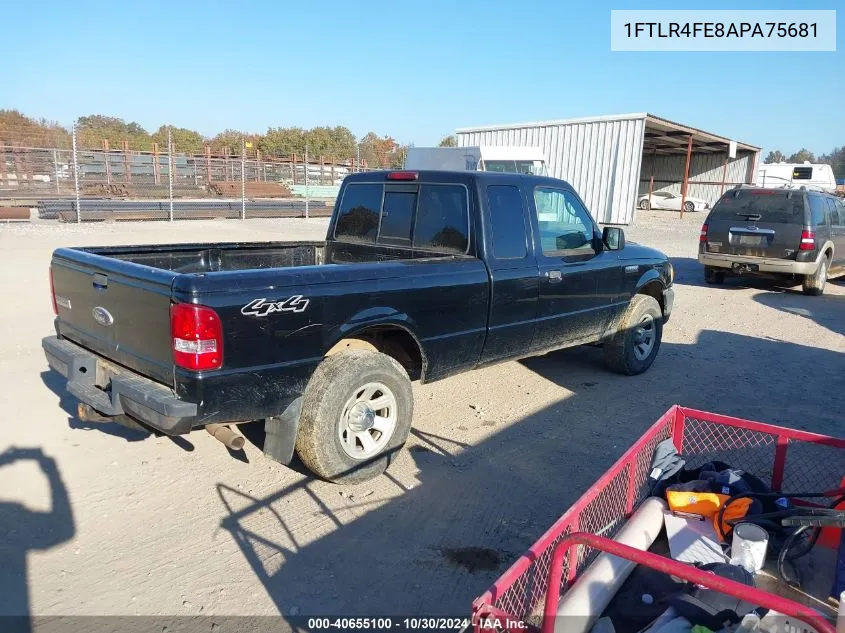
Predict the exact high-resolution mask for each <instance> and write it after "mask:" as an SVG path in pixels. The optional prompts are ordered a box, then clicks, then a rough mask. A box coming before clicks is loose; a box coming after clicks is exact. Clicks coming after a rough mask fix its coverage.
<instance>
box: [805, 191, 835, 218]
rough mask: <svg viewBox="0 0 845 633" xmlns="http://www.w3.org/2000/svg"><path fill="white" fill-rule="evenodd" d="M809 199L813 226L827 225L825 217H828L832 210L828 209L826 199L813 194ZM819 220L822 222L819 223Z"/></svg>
mask: <svg viewBox="0 0 845 633" xmlns="http://www.w3.org/2000/svg"><path fill="white" fill-rule="evenodd" d="M807 199H808V200H809V202H810V216H811V217H812V218H813V224H814V225H816V226H823V225H825V224H827V221H826V220H825V216H827V214H828V212H829V211H830V210H829V209H828V208H827V203H826V202H825V199H824V198H823V197H822V196H815V195H812V194H811V195H809V196H807ZM818 219H821V222H817V220H818Z"/></svg>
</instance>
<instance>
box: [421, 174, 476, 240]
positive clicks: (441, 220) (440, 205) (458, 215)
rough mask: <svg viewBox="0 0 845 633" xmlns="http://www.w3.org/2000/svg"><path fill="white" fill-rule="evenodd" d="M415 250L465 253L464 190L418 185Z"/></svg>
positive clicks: (467, 237) (467, 221) (466, 226)
mask: <svg viewBox="0 0 845 633" xmlns="http://www.w3.org/2000/svg"><path fill="white" fill-rule="evenodd" d="M419 196H420V202H419V208H418V209H417V220H416V224H415V225H414V248H422V249H429V250H435V251H440V252H448V253H458V254H464V253H466V252H467V247H468V246H469V209H468V207H467V190H466V188H465V187H463V186H461V185H426V184H422V185H420V193H419Z"/></svg>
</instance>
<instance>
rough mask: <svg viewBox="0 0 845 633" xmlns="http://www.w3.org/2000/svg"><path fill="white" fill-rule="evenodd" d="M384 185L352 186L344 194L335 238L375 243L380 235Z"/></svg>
mask: <svg viewBox="0 0 845 633" xmlns="http://www.w3.org/2000/svg"><path fill="white" fill-rule="evenodd" d="M382 189H383V186H382V185H378V184H373V185H369V184H361V185H358V184H351V185H348V186H347V187H346V189H345V190H344V192H343V198H342V199H341V201H340V210H339V211H338V216H337V226H336V227H335V233H334V234H335V237H338V238H346V239H352V240H355V241H361V242H375V241H376V235H377V234H378V221H379V210H380V209H381V197H382Z"/></svg>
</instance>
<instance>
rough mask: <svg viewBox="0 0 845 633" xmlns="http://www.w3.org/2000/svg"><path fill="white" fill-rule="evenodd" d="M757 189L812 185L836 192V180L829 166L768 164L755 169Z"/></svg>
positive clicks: (805, 163)
mask: <svg viewBox="0 0 845 633" xmlns="http://www.w3.org/2000/svg"><path fill="white" fill-rule="evenodd" d="M755 184H756V185H757V186H759V187H766V188H769V189H771V188H776V187H783V186H784V185H794V186H799V185H808V186H809V185H812V186H814V187H818V188H820V189H823V190H824V191H830V192H833V191H836V179H835V178H834V177H833V169H832V168H831V167H830V165H823V164H813V163H810V162H809V161H805V162H803V163H769V164H764V165H760V166H759V167H758V168H757V182H756V183H755Z"/></svg>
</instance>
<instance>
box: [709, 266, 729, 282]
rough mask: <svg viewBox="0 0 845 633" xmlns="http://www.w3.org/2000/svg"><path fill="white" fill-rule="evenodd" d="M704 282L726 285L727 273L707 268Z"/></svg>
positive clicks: (711, 267)
mask: <svg viewBox="0 0 845 633" xmlns="http://www.w3.org/2000/svg"><path fill="white" fill-rule="evenodd" d="M704 282H705V283H708V284H723V283H725V273H723V272H722V271H720V270H716V269H715V268H713V266H705V267H704Z"/></svg>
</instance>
